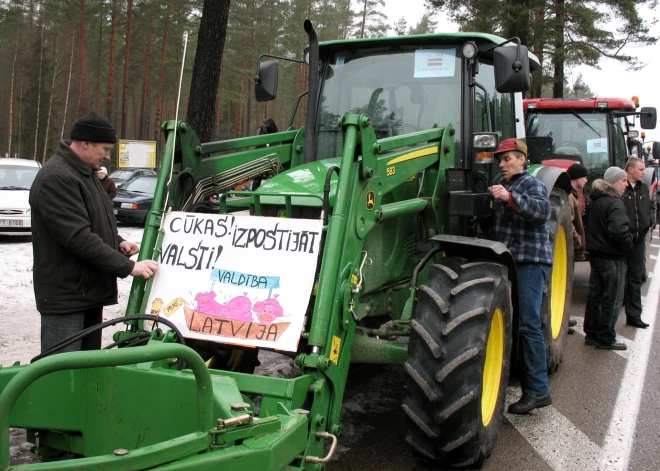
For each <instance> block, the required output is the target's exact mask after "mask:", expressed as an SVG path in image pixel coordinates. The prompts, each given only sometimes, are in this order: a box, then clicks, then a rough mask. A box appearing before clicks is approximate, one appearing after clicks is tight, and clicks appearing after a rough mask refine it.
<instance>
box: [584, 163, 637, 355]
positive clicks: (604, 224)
mask: <svg viewBox="0 0 660 471" xmlns="http://www.w3.org/2000/svg"><path fill="white" fill-rule="evenodd" d="M626 185H627V180H626V172H624V171H623V170H622V169H620V168H618V167H610V168H608V169H607V170H606V171H605V176H604V177H603V179H602V180H601V179H598V180H596V181H594V183H593V186H592V189H593V191H592V193H591V204H590V205H589V208H588V209H587V227H586V234H587V247H589V264H590V265H591V275H590V276H589V295H588V296H587V306H586V309H585V312H584V333H585V335H586V338H585V341H584V343H585V344H586V345H593V346H595V347H596V348H603V349H609V350H626V345H625V344H624V343H621V342H617V341H616V331H615V330H614V327H615V326H616V321H617V319H618V318H619V313H620V312H621V301H622V300H623V279H624V277H625V276H626V258H627V257H628V256H629V254H630V253H631V251H632V247H633V243H632V236H631V235H630V230H629V227H628V216H627V215H626V208H625V206H624V205H623V201H622V200H621V195H622V194H623V190H625V188H626Z"/></svg>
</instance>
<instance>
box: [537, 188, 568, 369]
mask: <svg viewBox="0 0 660 471" xmlns="http://www.w3.org/2000/svg"><path fill="white" fill-rule="evenodd" d="M550 203H551V204H552V214H551V216H550V220H549V221H548V225H549V226H550V240H551V242H552V258H553V265H552V268H551V269H550V272H549V273H548V276H547V278H546V280H545V285H544V286H543V300H542V302H541V324H542V326H543V337H544V338H545V345H546V358H547V364H548V373H549V374H553V373H555V372H556V371H557V369H558V368H559V364H560V363H561V362H562V360H563V358H564V347H565V346H566V335H567V333H568V321H569V320H570V315H571V297H572V293H573V269H574V262H573V221H572V218H571V207H570V201H569V199H568V195H567V194H566V193H565V192H564V191H563V190H560V189H558V188H555V189H554V190H552V193H551V194H550Z"/></svg>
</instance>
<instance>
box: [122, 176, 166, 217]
mask: <svg viewBox="0 0 660 471" xmlns="http://www.w3.org/2000/svg"><path fill="white" fill-rule="evenodd" d="M157 181H158V177H157V176H156V175H142V176H139V177H136V178H134V179H133V180H131V181H129V182H127V183H126V184H124V185H123V186H122V187H121V188H117V196H115V198H114V199H113V200H112V205H113V207H114V212H115V215H116V216H117V221H119V222H125V223H131V224H144V223H145V220H146V219H147V213H148V212H149V210H150V209H151V203H153V200H154V192H155V191H156V182H157Z"/></svg>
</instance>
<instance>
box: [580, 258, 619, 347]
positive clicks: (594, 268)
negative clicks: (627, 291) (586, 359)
mask: <svg viewBox="0 0 660 471" xmlns="http://www.w3.org/2000/svg"><path fill="white" fill-rule="evenodd" d="M589 264H590V265H591V274H590V275H589V294H588V296H587V307H586V309H585V311H584V334H585V336H586V340H590V341H593V342H596V343H600V344H604V345H612V344H613V343H614V342H615V341H616V331H615V329H614V327H615V326H616V321H617V319H618V318H619V313H620V312H621V302H622V301H623V283H624V280H625V277H626V262H625V261H623V260H606V259H604V258H595V257H592V258H591V259H590V260H589Z"/></svg>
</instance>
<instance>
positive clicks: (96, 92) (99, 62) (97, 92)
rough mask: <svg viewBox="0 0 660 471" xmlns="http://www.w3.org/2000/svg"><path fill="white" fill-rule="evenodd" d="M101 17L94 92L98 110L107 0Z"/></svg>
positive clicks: (102, 7) (102, 8)
mask: <svg viewBox="0 0 660 471" xmlns="http://www.w3.org/2000/svg"><path fill="white" fill-rule="evenodd" d="M99 18H100V19H99V44H98V46H99V52H98V56H97V60H96V87H95V93H94V109H95V110H97V111H98V110H99V107H100V106H101V49H102V47H101V45H102V44H103V23H104V22H105V0H101V14H100V15H99Z"/></svg>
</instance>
